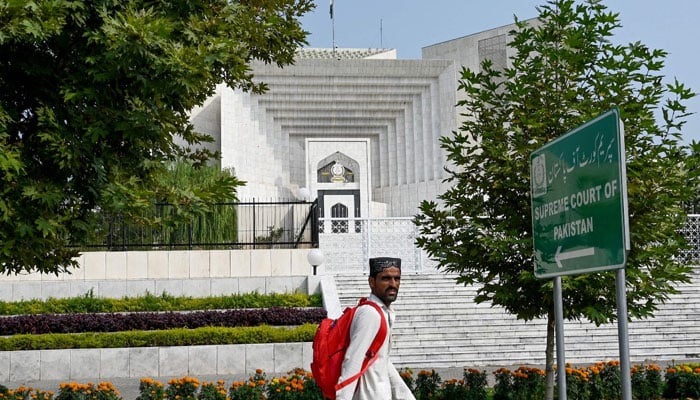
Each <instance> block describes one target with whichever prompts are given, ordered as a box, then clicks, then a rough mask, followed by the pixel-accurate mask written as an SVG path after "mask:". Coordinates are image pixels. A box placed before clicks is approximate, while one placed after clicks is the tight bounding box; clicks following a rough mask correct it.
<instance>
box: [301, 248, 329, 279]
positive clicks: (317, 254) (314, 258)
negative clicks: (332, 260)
mask: <svg viewBox="0 0 700 400" xmlns="http://www.w3.org/2000/svg"><path fill="white" fill-rule="evenodd" d="M306 259H307V260H309V264H311V266H312V267H314V275H316V267H318V266H319V265H321V264H323V260H324V259H325V256H324V255H323V252H322V251H321V250H320V249H316V248H313V249H311V250H309V254H308V255H307V256H306Z"/></svg>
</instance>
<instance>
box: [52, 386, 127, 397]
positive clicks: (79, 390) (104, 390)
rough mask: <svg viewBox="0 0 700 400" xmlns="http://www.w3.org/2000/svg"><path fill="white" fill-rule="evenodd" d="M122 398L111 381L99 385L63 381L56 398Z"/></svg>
mask: <svg viewBox="0 0 700 400" xmlns="http://www.w3.org/2000/svg"><path fill="white" fill-rule="evenodd" d="M88 399H89V400H121V397H120V396H119V391H117V389H116V388H115V387H114V385H112V383H110V382H100V383H98V384H97V386H95V385H93V384H92V383H86V384H83V383H77V382H68V383H62V384H61V385H60V389H59V391H58V396H56V400H88Z"/></svg>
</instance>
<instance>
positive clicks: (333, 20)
mask: <svg viewBox="0 0 700 400" xmlns="http://www.w3.org/2000/svg"><path fill="white" fill-rule="evenodd" d="M331 30H332V31H333V58H335V18H334V17H333V0H331Z"/></svg>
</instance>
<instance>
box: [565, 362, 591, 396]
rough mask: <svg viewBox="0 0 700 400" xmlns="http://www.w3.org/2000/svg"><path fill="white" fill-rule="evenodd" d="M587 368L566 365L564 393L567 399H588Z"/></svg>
mask: <svg viewBox="0 0 700 400" xmlns="http://www.w3.org/2000/svg"><path fill="white" fill-rule="evenodd" d="M590 374H591V372H590V370H589V369H588V368H572V367H571V366H569V365H567V367H566V395H567V399H568V400H588V399H590V398H591V397H590V395H591V393H590V379H589V376H590Z"/></svg>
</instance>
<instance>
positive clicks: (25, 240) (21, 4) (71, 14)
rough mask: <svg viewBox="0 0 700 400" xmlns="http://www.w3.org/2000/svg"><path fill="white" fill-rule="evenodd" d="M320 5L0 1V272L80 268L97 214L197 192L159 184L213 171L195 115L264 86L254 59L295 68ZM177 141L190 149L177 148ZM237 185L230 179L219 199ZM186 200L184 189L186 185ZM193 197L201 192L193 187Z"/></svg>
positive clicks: (183, 201) (213, 194) (306, 0)
mask: <svg viewBox="0 0 700 400" xmlns="http://www.w3.org/2000/svg"><path fill="white" fill-rule="evenodd" d="M312 7H313V5H312V2H311V0H266V1H263V0H234V1H229V0H219V1H201V0H193V1H163V2H155V1H147V0H130V1H121V0H97V1H84V0H55V1H12V2H5V3H4V4H2V5H1V6H0V87H2V90H1V91H0V272H4V273H7V274H10V273H15V274H16V273H20V272H30V271H41V272H46V273H59V272H62V271H68V270H69V268H70V267H74V266H76V265H77V264H76V263H75V262H74V260H73V257H75V256H76V255H77V251H76V250H74V249H72V248H69V247H68V244H69V243H79V242H81V241H82V240H83V239H84V238H85V237H87V236H89V235H90V233H91V232H92V231H93V230H94V223H95V220H94V214H95V213H94V211H95V210H107V211H110V212H117V211H119V212H125V213H129V212H135V210H138V209H141V208H143V207H146V206H149V205H150V203H149V202H150V200H151V199H153V198H165V199H166V200H167V201H168V202H171V203H174V204H178V205H181V206H182V207H187V205H188V204H190V200H192V199H191V198H190V199H188V198H187V196H184V197H183V196H182V195H183V192H182V191H173V190H170V189H168V188H167V187H163V186H162V185H159V184H158V180H157V179H156V178H155V177H156V176H157V175H158V174H160V173H162V171H163V170H164V169H165V168H167V166H168V165H169V162H170V161H173V160H175V159H177V158H185V159H190V160H192V161H194V162H195V163H196V164H204V163H205V162H206V161H207V160H209V159H210V158H211V157H213V156H215V155H216V154H213V153H211V152H209V151H206V150H203V146H198V145H199V144H200V143H202V142H205V141H208V140H210V138H209V137H208V136H205V135H202V134H199V133H197V132H195V131H194V129H193V127H192V125H191V124H190V122H189V118H188V111H189V110H191V109H192V108H193V107H194V106H196V105H199V104H202V103H203V101H204V100H205V99H206V98H207V97H208V96H210V95H211V94H213V92H214V89H215V86H216V85H217V84H219V83H222V82H223V83H225V84H227V85H228V86H229V87H232V88H240V89H243V90H250V91H254V92H261V91H263V90H265V88H266V87H265V85H264V84H263V83H259V82H254V81H253V76H252V74H251V69H250V67H249V65H250V63H251V61H252V60H261V61H264V62H267V63H276V64H277V65H280V66H283V65H287V64H290V63H292V62H293V59H294V52H295V50H296V48H297V47H298V46H299V45H301V44H303V43H305V38H306V34H307V33H306V32H304V31H303V30H302V29H301V26H300V23H299V21H298V18H299V17H300V16H301V15H303V14H304V13H306V12H308V11H309V10H310V9H311V8H312ZM178 143H185V144H184V145H179V144H178ZM238 184H240V182H238V181H236V180H233V179H230V177H228V178H227V177H222V179H221V181H220V184H219V185H214V186H213V187H214V188H216V189H215V190H214V191H209V190H207V191H201V192H199V194H194V195H195V196H199V197H201V198H208V199H218V198H221V196H222V195H224V194H225V195H227V196H228V195H230V193H231V192H232V191H234V190H235V187H236V186H237V185H238ZM185 192H187V191H185ZM188 193H189V194H193V192H191V191H190V192H188Z"/></svg>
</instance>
